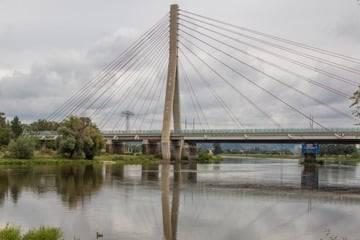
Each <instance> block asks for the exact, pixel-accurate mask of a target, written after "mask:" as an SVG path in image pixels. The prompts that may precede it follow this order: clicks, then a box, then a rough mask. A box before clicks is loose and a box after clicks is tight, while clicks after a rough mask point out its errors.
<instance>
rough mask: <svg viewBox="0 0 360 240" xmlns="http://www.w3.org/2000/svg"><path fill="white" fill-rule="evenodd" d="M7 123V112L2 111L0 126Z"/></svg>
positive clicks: (0, 113)
mask: <svg viewBox="0 0 360 240" xmlns="http://www.w3.org/2000/svg"><path fill="white" fill-rule="evenodd" d="M5 125H6V117H5V113H3V112H0V128H2V127H5Z"/></svg>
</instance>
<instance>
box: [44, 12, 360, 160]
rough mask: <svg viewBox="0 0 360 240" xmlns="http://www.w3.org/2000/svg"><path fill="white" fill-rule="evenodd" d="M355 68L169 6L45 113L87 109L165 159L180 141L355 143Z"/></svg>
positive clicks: (341, 58)
mask: <svg viewBox="0 0 360 240" xmlns="http://www.w3.org/2000/svg"><path fill="white" fill-rule="evenodd" d="M169 19H170V21H169ZM359 66H360V59H359V58H354V57H350V56H346V55H344V54H339V53H336V52H333V51H328V50H325V49H321V48H318V47H313V46H310V45H306V44H303V43H300V42H295V41H291V40H288V39H284V38H282V37H279V36H275V35H270V34H267V33H263V32H259V31H256V30H253V29H249V28H246V27H243V26H239V25H236V24H234V23H226V22H223V21H219V20H216V19H213V18H210V17H206V16H201V15H198V14H195V13H192V12H189V11H185V10H182V9H179V8H178V6H177V5H172V6H171V10H170V13H169V14H167V15H165V16H164V17H163V18H161V19H160V21H159V22H157V23H156V24H155V25H153V26H152V27H151V28H150V29H149V30H148V31H147V32H146V33H144V34H143V35H142V36H141V37H140V38H139V39H138V40H137V41H136V42H134V43H133V44H132V45H130V46H129V47H128V48H127V49H126V50H125V51H124V52H122V53H121V54H120V55H119V56H118V57H117V58H115V59H114V60H113V61H112V62H110V63H109V64H107V65H106V66H105V67H104V68H103V70H102V71H101V72H100V73H98V74H97V75H96V76H94V77H93V78H92V79H91V80H90V81H88V82H87V84H85V85H84V86H83V87H82V88H81V89H79V90H78V91H77V92H76V93H75V94H74V95H72V97H70V98H69V99H68V100H67V101H65V102H64V104H63V105H61V106H60V107H59V108H58V109H57V110H56V111H54V113H53V114H51V115H50V116H49V117H48V120H54V121H62V120H63V119H65V118H67V117H68V116H71V115H78V116H86V117H90V118H91V119H92V120H93V122H95V123H96V124H97V126H98V127H99V128H100V129H101V130H102V131H103V133H104V136H105V137H108V138H109V139H110V138H111V139H113V140H114V141H118V142H121V141H126V140H128V139H133V140H134V141H142V140H144V141H151V142H153V143H154V142H159V141H161V143H162V152H163V157H164V159H169V158H170V147H171V143H175V144H174V146H175V147H174V148H175V152H178V153H181V151H182V150H181V149H182V146H183V143H184V141H188V142H199V141H219V142H222V141H242V142H251V141H254V142H255V140H256V142H302V143H318V142H336V143H349V142H351V143H357V142H358V133H359V132H360V130H359V129H357V128H353V125H354V123H356V122H357V119H355V118H354V117H353V115H352V114H351V110H350V109H349V106H350V104H351V101H350V97H351V96H352V94H353V92H354V91H355V90H357V88H358V86H359V83H360V81H359V75H360V70H359V69H360V68H359ZM124 112H131V113H133V115H132V116H131V118H130V117H127V118H125V117H124V114H122V113H124ZM180 114H181V115H180ZM160 129H161V130H160ZM219 129H223V130H219ZM349 129H351V130H349ZM142 133H147V134H151V133H154V135H153V138H146V137H145V136H146V134H142ZM155 133H156V134H155ZM155 135H156V137H155Z"/></svg>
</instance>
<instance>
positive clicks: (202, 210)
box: [0, 158, 360, 240]
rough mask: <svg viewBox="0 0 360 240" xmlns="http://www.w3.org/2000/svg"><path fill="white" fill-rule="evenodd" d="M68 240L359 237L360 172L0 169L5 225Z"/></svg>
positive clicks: (226, 167) (251, 166)
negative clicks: (52, 232) (47, 229)
mask: <svg viewBox="0 0 360 240" xmlns="http://www.w3.org/2000/svg"><path fill="white" fill-rule="evenodd" d="M7 222H10V223H11V224H13V225H21V227H22V230H23V231H26V230H28V229H32V228H38V227H39V226H40V225H46V226H57V227H60V228H61V229H62V230H63V232H64V239H70V240H72V239H74V237H77V238H80V239H81V240H91V239H96V232H100V233H102V234H103V237H102V238H99V239H104V240H105V239H114V240H115V239H116V240H118V239H156V240H158V239H179V240H188V239H216V240H217V239H259V240H265V239H276V240H281V239H291V240H294V239H299V240H300V239H316V240H319V239H321V238H323V239H328V238H326V234H325V231H326V230H327V229H330V230H331V233H332V234H334V235H337V236H339V237H342V236H344V237H347V239H348V240H350V239H360V237H359V236H360V228H359V227H358V224H359V222H360V166H359V165H356V164H353V165H342V164H334V163H325V164H324V165H319V166H307V167H304V166H303V165H301V164H299V162H298V161H297V160H280V159H251V158H243V159H236V158H233V159H232V158H229V159H226V160H225V161H224V162H222V163H220V164H183V165H180V164H176V165H166V164H165V165H119V164H63V165H61V164H60V165H34V166H1V167H0V226H1V227H3V226H4V225H5V224H6V223H7Z"/></svg>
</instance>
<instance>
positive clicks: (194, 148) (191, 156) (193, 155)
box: [189, 143, 197, 159]
mask: <svg viewBox="0 0 360 240" xmlns="http://www.w3.org/2000/svg"><path fill="white" fill-rule="evenodd" d="M195 158H197V146H196V143H189V159H195Z"/></svg>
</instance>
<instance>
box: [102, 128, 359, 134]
mask: <svg viewBox="0 0 360 240" xmlns="http://www.w3.org/2000/svg"><path fill="white" fill-rule="evenodd" d="M329 132H330V133H334V134H342V133H343V134H346V133H359V134H360V128H328V129H324V128H287V129H278V128H260V129H204V130H201V129H195V130H172V131H171V134H175V135H184V134H186V135H191V134H281V133H283V134H298V133H329ZM101 133H102V134H103V135H161V130H129V131H126V130H117V131H102V132H101Z"/></svg>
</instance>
